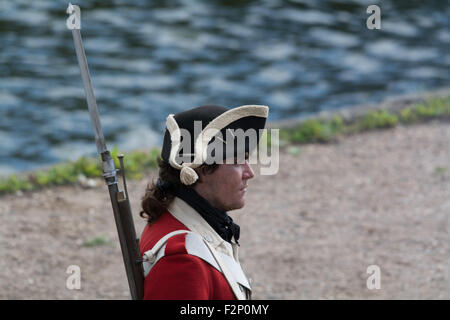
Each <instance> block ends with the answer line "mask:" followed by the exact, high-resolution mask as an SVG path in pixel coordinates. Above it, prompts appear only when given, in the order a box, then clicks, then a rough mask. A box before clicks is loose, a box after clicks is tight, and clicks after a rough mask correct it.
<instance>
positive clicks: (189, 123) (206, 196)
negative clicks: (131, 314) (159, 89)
mask: <svg viewBox="0 0 450 320" xmlns="http://www.w3.org/2000/svg"><path fill="white" fill-rule="evenodd" d="M267 115H268V107H266V106H255V105H251V106H241V107H238V108H234V109H230V110H228V109H226V108H223V107H218V106H203V107H198V108H194V109H191V110H188V111H184V112H180V113H178V114H176V115H169V116H168V118H167V122H166V131H165V135H164V142H163V148H162V152H161V159H159V161H158V164H159V179H158V180H157V182H156V183H152V184H151V185H149V186H148V187H147V190H146V194H145V196H144V198H143V200H142V211H141V216H143V217H145V218H147V220H148V225H147V226H146V228H145V229H144V231H143V233H142V237H141V242H140V249H141V253H142V256H143V259H144V261H145V262H144V271H145V284H144V290H145V293H144V299H183V300H184V299H186V300H191V299H202V300H206V299H227V300H231V299H248V298H249V297H250V293H251V287H250V285H249V282H248V280H247V277H246V276H245V274H244V272H243V270H242V268H241V265H240V263H239V259H238V246H239V243H238V239H239V226H238V225H237V224H235V223H234V222H233V220H232V219H231V217H230V216H228V214H227V211H230V210H234V209H239V208H242V207H243V206H244V204H245V193H246V191H247V186H248V180H249V179H251V178H253V176H254V172H253V170H252V169H251V167H250V165H249V163H248V157H249V154H251V152H252V151H253V150H254V149H255V148H256V146H257V145H258V143H259V138H260V134H261V129H263V128H264V126H265V121H266V118H267ZM199 128H200V129H199ZM238 129H239V130H240V131H239V130H238ZM251 130H254V131H255V132H256V136H255V137H256V139H250V138H249V139H240V138H239V136H238V135H237V134H236V133H237V132H240V133H242V132H244V133H246V132H249V131H251ZM224 137H226V138H224ZM182 143H184V145H182ZM192 151H193V152H192Z"/></svg>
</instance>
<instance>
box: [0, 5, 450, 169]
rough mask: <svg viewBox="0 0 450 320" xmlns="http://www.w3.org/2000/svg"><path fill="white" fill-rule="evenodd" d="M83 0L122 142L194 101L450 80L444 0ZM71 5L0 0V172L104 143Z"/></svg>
mask: <svg viewBox="0 0 450 320" xmlns="http://www.w3.org/2000/svg"><path fill="white" fill-rule="evenodd" d="M73 4H77V5H79V6H80V8H81V33H82V36H83V41H84V46H85V50H86V55H87V60H88V63H89V68H90V72H91V77H92V81H93V85H94V91H95V95H96V97H97V100H98V105H99V109H100V117H101V121H102V125H103V130H104V132H105V136H106V140H107V142H108V145H109V146H111V147H112V146H113V145H117V146H119V147H120V149H121V150H131V149H136V148H145V147H152V146H158V145H160V141H161V136H162V133H163V129H164V122H165V118H166V116H167V115H168V114H169V113H176V112H179V111H182V110H185V109H187V108H191V107H195V106H198V105H204V104H220V105H224V106H227V107H236V106H239V105H244V104H264V105H269V106H270V108H271V112H270V118H269V121H274V120H278V119H286V118H290V117H300V116H304V115H311V114H314V113H315V112H318V111H321V110H326V109H335V108H342V107H346V106H351V105H357V104H361V103H367V102H377V101H381V100H382V99H383V98H385V97H388V96H391V95H397V94H405V93H413V92H418V91H422V90H428V89H434V88H439V87H443V86H446V85H448V84H449V83H450V73H449V72H448V70H449V67H450V50H449V48H450V31H449V30H450V28H449V24H450V22H449V19H448V17H449V16H450V6H449V2H448V1H442V0H441V1H411V0H408V1H406V0H405V1H373V0H367V1H365V0H350V1H349V0H347V1H340V0H329V1H328V0H327V1H313V0H302V1H300V0H296V1H293V0H291V1H282V0H270V1H269V0H268V1H218V0H211V1H190V0H179V1H167V0H164V1H143V0H115V1H83V0H79V1H74V3H73ZM371 4H377V5H379V6H380V8H381V30H368V29H367V28H366V19H367V18H368V16H369V14H367V13H366V8H367V7H368V6H369V5H371ZM67 5H68V1H56V0H39V1H28V0H11V1H10V0H0V47H1V50H0V150H1V151H2V152H1V153H0V174H8V173H12V172H17V171H23V170H32V169H33V168H36V167H39V166H45V165H49V164H52V163H55V162H59V161H62V160H67V159H76V158H78V157H79V156H81V155H95V153H96V150H95V144H94V140H93V132H92V128H91V124H90V120H89V115H88V112H87V106H86V101H85V96H84V92H83V87H82V82H81V78H80V71H79V67H78V64H77V61H76V55H75V50H74V46H73V39H72V35H71V32H70V31H69V30H67V29H66V19H67V17H68V16H67V14H66V12H65V11H66V8H67Z"/></svg>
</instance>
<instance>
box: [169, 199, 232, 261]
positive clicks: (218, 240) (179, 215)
mask: <svg viewBox="0 0 450 320" xmlns="http://www.w3.org/2000/svg"><path fill="white" fill-rule="evenodd" d="M167 209H168V211H169V212H170V213H171V214H172V216H174V217H175V219H177V220H178V221H180V222H181V223H182V224H184V225H185V226H186V227H187V228H188V229H189V230H191V231H193V232H195V233H198V234H199V235H201V236H202V237H203V238H204V239H205V240H206V241H208V242H209V243H210V244H211V245H212V246H213V248H214V249H216V250H218V251H221V252H223V253H225V254H226V255H229V256H231V257H234V259H235V260H236V261H238V248H237V244H236V243H232V244H230V243H228V242H226V241H225V240H224V239H222V237H220V236H219V234H218V233H217V232H216V231H215V230H214V229H213V228H212V227H211V226H210V225H209V224H208V222H206V221H205V219H203V218H202V216H201V215H200V214H199V213H198V212H197V211H196V210H195V209H194V208H192V207H191V206H190V205H189V204H187V203H186V202H185V201H183V200H182V199H180V198H178V197H175V198H174V199H173V201H172V202H171V203H170V205H169V207H168V208H167Z"/></svg>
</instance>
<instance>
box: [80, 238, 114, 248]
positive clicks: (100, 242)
mask: <svg viewBox="0 0 450 320" xmlns="http://www.w3.org/2000/svg"><path fill="white" fill-rule="evenodd" d="M110 244H111V243H110V241H109V239H108V238H106V237H103V236H97V237H95V238H93V239H91V240H87V241H84V242H83V244H82V246H83V247H87V248H91V247H97V246H106V245H110Z"/></svg>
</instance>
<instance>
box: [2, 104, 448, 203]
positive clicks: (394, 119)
mask: <svg viewBox="0 0 450 320" xmlns="http://www.w3.org/2000/svg"><path fill="white" fill-rule="evenodd" d="M431 119H450V97H446V98H431V99H428V100H426V101H425V102H424V103H420V104H415V105H413V106H410V107H405V108H403V109H401V110H400V111H398V112H395V113H394V112H390V111H387V110H383V109H380V110H376V111H369V112H367V113H366V114H365V115H363V116H361V117H358V118H355V119H352V120H351V121H344V120H343V119H342V118H341V117H340V116H337V115H336V116H334V117H332V118H331V119H329V120H323V119H308V120H306V121H304V122H301V123H299V124H298V125H297V126H295V127H292V128H280V140H281V142H282V145H293V144H306V143H316V142H319V143H328V142H332V141H335V140H336V139H337V137H338V136H343V135H348V134H354V133H358V132H364V131H369V130H376V129H383V128H391V127H394V126H396V125H398V124H403V125H410V124H414V123H421V122H425V121H429V120H431ZM268 139H269V143H270V135H269V136H268ZM159 152H160V150H159V149H158V148H155V149H152V150H150V151H148V152H143V151H135V152H130V153H126V154H125V158H124V160H125V168H126V170H127V176H128V177H129V178H130V179H139V178H141V177H142V174H143V172H145V171H146V170H148V169H150V168H156V167H157V162H156V159H157V157H158V155H159ZM118 154H119V150H118V149H117V148H114V149H113V150H112V151H111V155H112V157H113V159H114V161H115V164H116V167H119V161H118V160H117V155H118ZM101 173H102V171H101V166H100V161H99V160H98V159H97V158H87V157H81V158H80V159H78V160H76V161H73V162H66V163H61V164H57V165H54V166H52V167H50V168H49V169H46V170H38V171H35V172H32V173H27V174H19V175H15V174H11V175H9V177H5V178H1V179H0V195H1V194H6V193H14V192H18V191H31V190H37V189H41V188H44V187H49V186H55V185H63V184H70V183H77V182H79V181H80V180H82V179H86V178H98V177H100V176H101Z"/></svg>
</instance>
